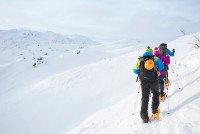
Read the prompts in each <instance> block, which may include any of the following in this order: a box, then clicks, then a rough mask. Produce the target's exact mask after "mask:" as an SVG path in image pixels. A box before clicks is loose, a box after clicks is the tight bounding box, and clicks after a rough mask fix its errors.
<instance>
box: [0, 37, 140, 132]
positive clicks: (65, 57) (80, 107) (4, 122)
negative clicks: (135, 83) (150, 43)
mask: <svg viewBox="0 0 200 134" xmlns="http://www.w3.org/2000/svg"><path fill="white" fill-rule="evenodd" d="M19 40H22V39H20V38H19ZM38 40H40V38H39V39H38ZM41 40H43V39H41ZM134 43H136V44H134ZM25 44H26V42H25ZM121 44H123V41H120V44H118V45H116V50H117V49H119V48H118V46H119V45H121ZM138 44H139V43H138V42H134V41H133V42H132V43H129V44H126V43H124V47H123V46H120V47H121V48H126V49H123V51H119V50H118V51H114V52H113V51H112V52H110V51H106V50H108V49H107V48H108V47H109V46H112V49H113V50H114V49H115V48H114V47H113V44H112V43H109V44H108V45H105V44H104V45H89V46H87V47H84V48H82V47H81V48H80V47H78V48H77V47H74V46H72V45H71V44H41V45H39V46H38V45H37V44H29V45H28V44H27V45H24V44H23V43H22V45H20V43H19V44H18V45H17V47H15V45H13V44H10V45H9V44H7V45H6V49H5V44H3V45H1V46H0V50H1V53H0V74H1V75H0V109H1V110H0V133H5V134H7V133H20V134H27V133H29V134H35V133H37V134H42V133H48V134H57V133H65V132H66V131H68V130H70V129H72V128H73V127H75V126H76V125H78V124H79V123H81V121H83V120H84V119H85V118H86V117H88V116H89V115H90V114H92V113H94V112H95V111H97V110H100V109H101V108H104V107H105V106H109V105H112V104H114V103H115V102H116V101H118V100H120V99H121V98H123V97H125V96H126V95H128V94H129V93H130V91H131V90H126V89H125V87H126V86H124V85H122V84H121V83H118V81H119V80H120V81H123V83H124V84H125V85H127V88H128V85H129V84H132V82H131V81H132V78H131V74H132V71H131V70H130V66H131V64H132V62H130V61H129V60H132V58H131V57H132V55H130V56H131V57H129V58H128V59H127V61H126V60H124V58H125V57H124V58H123V54H126V53H129V52H131V51H135V50H136V49H138V48H137V47H136V48H134V46H138ZM131 45H132V47H131V49H130V46H131ZM142 46H143V45H142V44H141V43H140V47H142ZM49 47H50V48H49ZM128 47H129V49H127V48H128ZM143 47H144V46H143ZM65 50H66V51H65ZM78 51H80V53H79V54H78V53H77V52H78ZM119 56H120V57H119ZM40 58H42V59H41V60H38V59H40ZM34 63H36V66H35V67H34V66H33V65H34ZM129 63H131V64H129ZM117 72H120V73H117ZM127 74H129V77H127V76H126V75H127ZM113 77H115V78H113ZM116 83H118V84H116ZM128 83H129V84H128ZM120 87H121V88H120Z"/></svg>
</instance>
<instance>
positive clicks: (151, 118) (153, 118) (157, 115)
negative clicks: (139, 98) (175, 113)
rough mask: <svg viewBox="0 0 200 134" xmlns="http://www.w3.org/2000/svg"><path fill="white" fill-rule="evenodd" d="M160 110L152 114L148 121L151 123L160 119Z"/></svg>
mask: <svg viewBox="0 0 200 134" xmlns="http://www.w3.org/2000/svg"><path fill="white" fill-rule="evenodd" d="M160 112H161V111H160V108H158V111H157V112H156V113H155V114H153V113H152V115H151V116H150V117H149V120H150V121H152V120H158V119H159V118H160Z"/></svg>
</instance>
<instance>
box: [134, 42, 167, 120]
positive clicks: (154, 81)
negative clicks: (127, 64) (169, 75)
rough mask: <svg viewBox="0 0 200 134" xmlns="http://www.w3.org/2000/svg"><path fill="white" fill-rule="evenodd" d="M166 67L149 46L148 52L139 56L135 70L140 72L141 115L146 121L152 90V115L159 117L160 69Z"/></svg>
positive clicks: (137, 72)
mask: <svg viewBox="0 0 200 134" xmlns="http://www.w3.org/2000/svg"><path fill="white" fill-rule="evenodd" d="M163 68H164V64H163V63H162V61H161V60H160V59H159V58H158V57H156V56H154V55H153V50H152V49H151V48H150V47H149V46H148V47H147V49H146V52H145V53H144V54H143V56H142V57H139V60H138V61H137V63H136V65H135V67H134V68H133V71H134V73H135V74H138V77H139V79H140V85H141V89H142V99H141V111H140V116H141V118H142V120H143V122H144V123H148V121H149V116H148V102H149V95H150V91H151V93H153V97H152V105H151V108H152V116H151V117H156V119H158V118H159V114H160V110H159V81H158V75H159V71H161V70H162V69H163Z"/></svg>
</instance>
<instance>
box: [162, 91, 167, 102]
mask: <svg viewBox="0 0 200 134" xmlns="http://www.w3.org/2000/svg"><path fill="white" fill-rule="evenodd" d="M166 98H167V94H166V93H165V92H164V93H162V94H161V95H160V101H161V102H164V101H165V99H166Z"/></svg>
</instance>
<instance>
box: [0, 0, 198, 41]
mask: <svg viewBox="0 0 200 134" xmlns="http://www.w3.org/2000/svg"><path fill="white" fill-rule="evenodd" d="M21 28H22V29H31V30H39V31H45V30H48V31H53V32H57V33H62V34H81V35H85V36H88V37H90V38H91V39H93V40H95V41H98V42H108V41H116V40H121V39H138V40H142V41H145V42H158V41H161V42H165V41H166V42H167V41H171V40H174V39H176V38H177V37H179V36H181V35H182V34H181V32H180V29H181V28H184V29H185V31H186V32H188V33H191V32H200V0H0V29H21Z"/></svg>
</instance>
